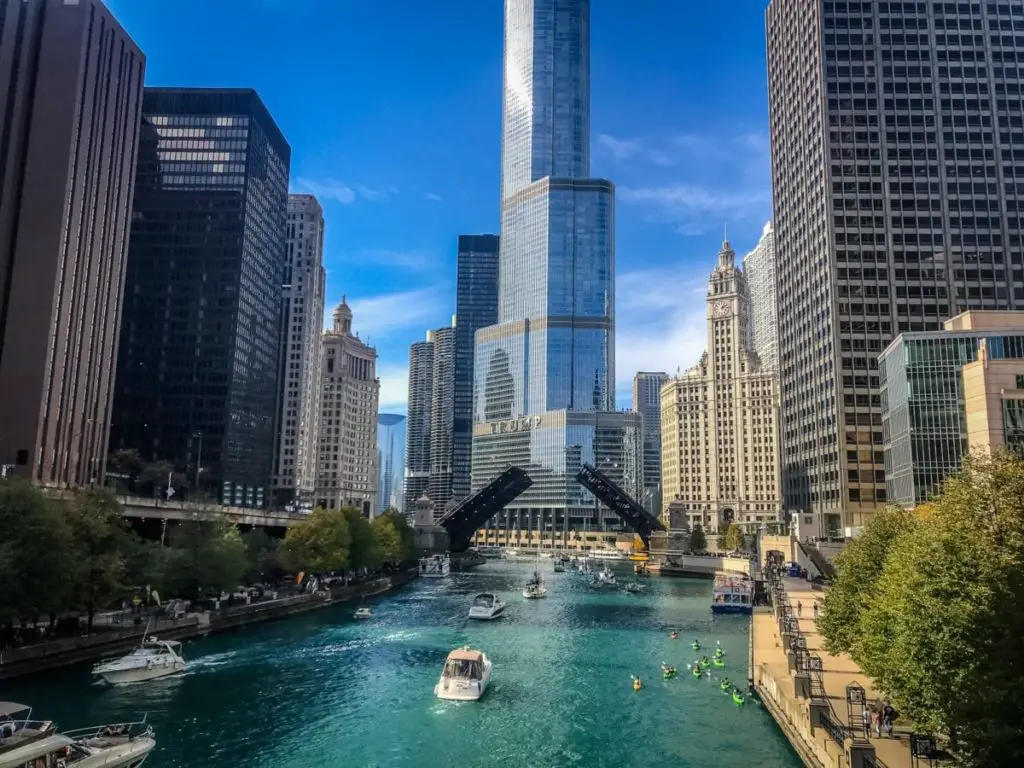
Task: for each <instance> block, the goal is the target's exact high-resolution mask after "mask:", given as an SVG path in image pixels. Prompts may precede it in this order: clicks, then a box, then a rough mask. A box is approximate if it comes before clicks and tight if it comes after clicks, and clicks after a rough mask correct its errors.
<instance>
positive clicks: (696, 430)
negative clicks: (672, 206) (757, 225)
mask: <svg viewBox="0 0 1024 768" xmlns="http://www.w3.org/2000/svg"><path fill="white" fill-rule="evenodd" d="M735 262H736V254H735V253H734V252H733V250H732V248H731V247H730V246H729V243H728V242H726V243H724V244H723V245H722V250H721V251H720V252H719V254H718V264H717V266H716V267H715V269H714V270H713V271H712V273H711V279H710V281H709V283H708V295H707V334H708V339H707V351H706V352H705V353H704V355H703V356H702V357H701V360H700V363H699V364H698V365H696V366H695V367H693V368H691V369H690V370H688V371H686V373H684V374H682V375H681V376H677V377H676V378H673V379H670V380H669V381H667V382H666V383H665V384H664V385H663V386H662V388H661V445H662V453H661V476H662V488H663V497H662V513H663V517H664V516H665V515H666V514H667V511H668V508H669V506H670V505H673V506H674V508H675V509H677V510H678V509H679V504H678V503H676V504H673V502H682V504H683V505H685V510H686V512H685V514H686V522H687V525H689V527H690V528H691V529H692V528H693V526H695V525H698V524H699V525H701V526H702V527H703V528H704V530H705V532H706V533H717V532H719V531H723V530H724V529H725V527H727V526H728V525H729V523H731V522H735V523H737V524H739V525H741V526H743V527H744V528H747V529H756V528H758V527H759V526H760V525H761V524H764V523H769V522H775V521H777V520H779V518H780V517H781V514H782V500H781V495H780V485H779V402H778V399H779V396H778V376H777V374H776V373H775V372H774V371H773V370H762V367H761V362H760V360H759V359H758V358H757V355H756V354H755V353H753V352H752V351H750V349H749V346H748V338H747V335H748V328H749V322H748V312H749V307H748V299H747V298H746V297H747V292H746V286H745V285H744V275H743V271H742V270H741V269H739V268H738V267H737V266H736V263H735Z"/></svg>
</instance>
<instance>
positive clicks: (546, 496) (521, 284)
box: [472, 0, 642, 531]
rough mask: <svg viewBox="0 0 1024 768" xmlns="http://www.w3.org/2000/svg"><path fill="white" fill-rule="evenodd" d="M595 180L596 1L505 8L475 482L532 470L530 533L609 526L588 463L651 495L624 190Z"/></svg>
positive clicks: (527, 511) (554, 0)
mask: <svg viewBox="0 0 1024 768" xmlns="http://www.w3.org/2000/svg"><path fill="white" fill-rule="evenodd" d="M589 173H590V2H589V0H506V3H505V67H504V103H503V125H502V168H501V243H500V252H499V260H498V262H499V266H498V317H497V324H496V325H492V326H490V327H487V328H482V329H481V330H479V331H478V332H477V333H476V355H475V367H474V371H475V374H474V375H475V386H474V409H473V421H474V427H473V463H472V485H473V489H474V490H476V489H479V488H481V487H482V486H483V485H485V484H486V483H487V482H489V481H490V480H491V479H493V478H494V477H495V476H496V475H498V474H499V473H500V472H501V471H502V470H504V469H505V467H506V466H508V465H509V464H515V465H517V466H520V467H522V468H523V469H525V470H526V471H527V472H528V473H529V474H530V476H531V477H532V478H533V480H534V484H533V486H532V487H531V488H530V489H529V490H528V491H527V492H526V493H524V494H523V495H522V496H520V497H519V498H518V499H517V500H516V501H515V502H514V504H513V505H512V506H510V507H509V508H508V511H509V512H510V513H515V514H513V517H515V518H516V521H515V523H514V524H515V525H517V526H520V527H523V526H527V525H529V526H533V525H534V521H536V524H537V525H539V526H541V527H544V528H553V530H556V531H557V530H568V529H569V528H575V527H577V526H579V527H582V526H583V525H586V524H587V522H588V521H593V524H594V525H597V524H599V523H602V520H601V518H602V517H603V516H602V515H600V514H598V513H597V510H596V507H595V505H594V503H593V500H592V498H591V497H590V495H589V492H587V491H585V490H583V489H582V488H581V487H580V486H579V485H578V484H577V483H576V481H575V474H576V473H577V472H578V470H579V467H580V464H581V462H587V463H592V464H595V465H597V466H598V467H599V468H603V469H604V470H605V471H607V472H608V473H609V474H610V476H612V478H613V479H615V480H616V481H617V482H620V483H621V484H622V486H623V488H624V490H626V491H627V492H628V493H630V494H631V495H633V496H637V495H638V494H639V487H640V486H639V482H640V476H641V474H642V473H641V471H640V466H639V464H640V452H639V431H640V420H639V416H638V415H636V414H632V413H615V412H613V409H614V382H615V353H614V349H615V191H614V186H613V185H612V183H611V182H610V181H606V180H604V179H591V178H589ZM627 448H628V450H627ZM612 519H614V520H615V521H616V522H617V518H610V519H609V520H612Z"/></svg>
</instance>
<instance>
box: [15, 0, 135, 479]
mask: <svg viewBox="0 0 1024 768" xmlns="http://www.w3.org/2000/svg"><path fill="white" fill-rule="evenodd" d="M144 71H145V57H144V56H143V54H142V51H141V50H139V48H138V46H136V45H135V43H134V42H133V41H132V39H131V38H130V37H128V35H127V34H126V33H125V31H124V30H123V29H122V28H121V26H120V25H119V24H118V23H117V21H116V20H115V19H114V17H113V16H112V15H111V13H110V11H108V10H107V8H106V7H105V6H104V5H103V3H101V2H99V0H0V465H3V466H4V468H5V472H7V473H10V472H14V473H16V474H18V475H24V476H27V477H31V478H32V481H33V482H35V483H37V484H40V485H46V486H56V487H72V486H81V485H88V484H90V483H94V482H95V483H100V482H102V480H103V473H104V464H105V460H104V459H105V456H106V448H107V436H108V432H109V427H110V404H111V393H112V391H113V390H112V384H113V377H114V369H115V362H116V350H117V340H118V339H117V337H118V329H119V326H120V319H121V318H120V315H121V294H122V290H123V284H124V270H125V256H126V248H127V241H128V227H129V212H130V211H131V205H132V192H133V178H134V175H135V156H136V149H137V144H138V133H139V116H140V109H141V106H142V87H143V74H144Z"/></svg>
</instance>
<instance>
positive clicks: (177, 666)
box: [92, 636, 188, 685]
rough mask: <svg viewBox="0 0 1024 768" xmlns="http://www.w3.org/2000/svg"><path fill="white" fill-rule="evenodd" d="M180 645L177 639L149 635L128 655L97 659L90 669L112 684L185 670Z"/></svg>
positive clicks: (139, 681) (137, 681)
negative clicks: (97, 662) (102, 659)
mask: <svg viewBox="0 0 1024 768" xmlns="http://www.w3.org/2000/svg"><path fill="white" fill-rule="evenodd" d="M180 649H181V643H179V642H178V641H176V640H160V639H158V638H156V637H152V636H150V637H147V638H146V639H145V640H143V641H142V645H140V646H139V647H138V648H136V649H135V650H134V651H132V652H131V653H129V654H128V655H127V656H122V657H121V658H119V659H113V660H111V661H104V662H100V663H99V664H97V665H96V666H94V667H93V668H92V673H93V674H94V675H99V676H100V677H102V678H103V679H104V680H105V681H106V682H108V683H110V684H111V685H124V684H126V683H141V682H143V681H144V680H155V679H156V678H158V677H167V676H168V675H174V674H177V673H178V672H184V671H185V668H186V667H187V666H188V665H187V664H186V662H185V659H183V658H182V656H181V650H180Z"/></svg>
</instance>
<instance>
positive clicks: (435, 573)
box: [420, 552, 452, 579]
mask: <svg viewBox="0 0 1024 768" xmlns="http://www.w3.org/2000/svg"><path fill="white" fill-rule="evenodd" d="M451 572H452V561H451V558H450V557H449V556H448V553H447V552H445V553H444V554H443V555H430V556H428V557H421V558H420V576H422V577H423V578H425V579H443V578H444V577H445V576H447V575H448V574H450V573H451Z"/></svg>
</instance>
